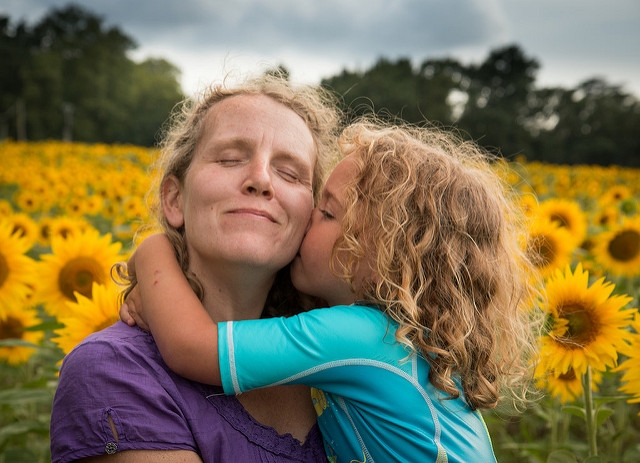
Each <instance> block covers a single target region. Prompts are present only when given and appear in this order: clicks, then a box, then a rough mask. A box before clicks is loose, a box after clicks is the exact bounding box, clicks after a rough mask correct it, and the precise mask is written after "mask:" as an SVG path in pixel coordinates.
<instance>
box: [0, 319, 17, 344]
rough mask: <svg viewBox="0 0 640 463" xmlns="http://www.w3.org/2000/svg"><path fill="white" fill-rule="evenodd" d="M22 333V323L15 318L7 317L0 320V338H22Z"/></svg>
mask: <svg viewBox="0 0 640 463" xmlns="http://www.w3.org/2000/svg"><path fill="white" fill-rule="evenodd" d="M22 333H23V329H22V324H21V323H20V320H18V319H17V318H13V317H7V318H6V319H5V320H4V321H3V322H0V339H22Z"/></svg>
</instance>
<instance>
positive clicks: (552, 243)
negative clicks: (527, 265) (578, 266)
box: [525, 217, 575, 278]
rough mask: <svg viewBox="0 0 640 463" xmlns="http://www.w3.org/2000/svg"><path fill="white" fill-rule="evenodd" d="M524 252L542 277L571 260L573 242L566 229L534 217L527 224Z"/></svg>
mask: <svg viewBox="0 0 640 463" xmlns="http://www.w3.org/2000/svg"><path fill="white" fill-rule="evenodd" d="M528 230H529V231H528V236H527V238H526V244H525V246H526V252H527V255H528V256H529V258H530V259H531V261H532V262H533V264H534V265H535V266H536V268H537V269H538V270H539V272H540V275H541V276H542V277H543V278H546V277H548V276H550V275H551V274H552V273H553V271H554V270H556V269H558V268H563V267H564V266H565V265H567V264H568V263H569V262H570V260H571V253H572V252H573V250H574V248H575V243H574V242H573V240H572V239H571V236H570V234H569V232H568V231H567V229H565V228H563V227H561V226H560V225H558V224H557V223H556V222H552V221H550V220H548V219H546V218H540V217H538V218H536V219H534V220H533V221H532V223H531V224H530V225H529V229H528Z"/></svg>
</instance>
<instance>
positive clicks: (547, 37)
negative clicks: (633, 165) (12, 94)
mask: <svg viewBox="0 0 640 463" xmlns="http://www.w3.org/2000/svg"><path fill="white" fill-rule="evenodd" d="M68 3H69V0H0V14H4V15H8V16H9V17H10V18H11V19H12V21H13V22H14V23H15V22H17V21H19V20H25V21H26V22H27V23H28V24H31V25H33V24H35V23H36V22H37V21H38V20H39V19H41V18H42V17H43V16H44V15H46V14H47V13H48V12H49V11H50V10H51V8H52V7H61V6H65V5H67V4H68ZM75 3H76V4H79V5H82V6H84V7H85V8H87V9H88V10H89V11H91V12H93V13H95V14H97V15H99V16H101V17H102V18H103V20H104V25H105V26H107V27H111V26H118V27H119V28H120V29H121V30H122V31H123V32H124V33H125V34H127V35H128V36H129V37H131V38H133V39H134V40H135V41H136V43H137V45H138V47H137V48H136V49H135V50H134V51H133V53H132V55H131V56H132V58H133V59H135V60H142V59H144V58H146V57H149V56H153V57H161V58H165V59H167V60H168V61H170V62H172V63H173V64H175V65H176V66H177V67H178V68H180V70H181V71H182V79H181V83H182V86H183V89H184V90H185V91H186V92H188V93H192V92H194V91H197V89H199V88H201V87H202V85H204V84H207V83H209V82H211V81H216V80H219V79H221V78H222V77H223V76H224V75H226V74H228V73H231V74H232V75H233V74H235V75H243V74H247V73H249V74H254V73H257V72H261V71H262V70H264V69H265V68H268V67H272V66H276V65H279V64H282V65H284V66H285V67H286V68H287V69H289V71H290V72H291V76H292V79H293V80H294V81H297V82H308V83H319V82H320V79H322V78H323V77H331V76H333V75H335V74H337V73H339V72H340V71H342V70H343V69H348V70H350V71H356V70H366V69H368V68H369V67H370V66H371V65H372V64H373V63H375V62H376V61H377V59H378V58H380V57H385V58H388V59H391V60H395V59H397V58H400V57H406V58H410V59H411V60H412V61H413V63H414V64H415V65H419V64H420V63H421V62H422V61H424V60H425V59H430V58H445V57H452V58H456V59H458V60H459V61H461V62H462V63H464V64H469V63H475V64H479V63H481V62H482V61H484V59H485V58H486V57H487V55H488V53H489V52H490V51H491V50H494V49H496V48H498V47H501V46H504V45H510V44H517V45H519V46H520V47H521V49H522V50H523V51H524V53H525V54H526V55H527V56H528V57H530V58H535V59H537V60H538V62H539V63H540V65H541V68H540V70H539V71H538V75H537V76H538V78H537V86H539V87H542V86H550V85H560V86H563V87H565V88H570V87H574V86H575V85H577V84H578V83H580V82H582V81H584V80H586V79H588V78H591V77H602V78H605V79H606V80H607V82H609V83H610V84H616V85H622V86H623V87H624V89H626V90H627V91H629V92H633V93H635V94H636V95H640V1H639V0H608V1H605V0H76V1H75Z"/></svg>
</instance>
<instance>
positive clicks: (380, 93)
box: [322, 58, 451, 124]
mask: <svg viewBox="0 0 640 463" xmlns="http://www.w3.org/2000/svg"><path fill="white" fill-rule="evenodd" d="M440 64H441V63H437V62H435V61H434V62H432V63H429V64H428V65H423V69H420V70H417V69H414V68H413V66H412V64H411V62H410V60H409V59H407V58H400V59H398V60H397V61H395V62H392V61H390V60H387V59H384V58H381V59H380V60H378V62H377V63H376V64H374V66H373V67H372V68H371V69H369V70H368V71H366V72H363V73H362V72H350V71H347V70H344V71H342V73H341V74H339V75H337V76H335V77H332V78H328V79H324V80H323V81H322V85H324V86H325V87H327V88H330V89H332V90H333V91H335V92H337V93H338V95H340V97H341V99H342V103H343V105H344V109H345V111H346V112H347V114H348V116H349V117H350V118H352V117H357V116H361V115H363V114H370V113H376V114H377V115H382V116H387V117H389V118H400V119H403V120H405V121H408V122H412V123H418V124H419V123H423V122H425V120H432V121H439V122H443V123H447V124H448V123H449V122H450V118H451V110H450V108H449V106H448V105H447V102H446V100H447V97H448V94H449V92H448V89H447V88H446V87H447V86H446V85H444V89H443V83H444V82H446V83H447V84H448V83H450V82H451V77H447V76H446V72H447V71H448V68H446V66H444V65H442V66H440ZM431 71H433V72H431Z"/></svg>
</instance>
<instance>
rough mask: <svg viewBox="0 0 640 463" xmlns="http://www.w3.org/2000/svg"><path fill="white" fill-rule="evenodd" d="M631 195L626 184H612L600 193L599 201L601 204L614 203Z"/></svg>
mask: <svg viewBox="0 0 640 463" xmlns="http://www.w3.org/2000/svg"><path fill="white" fill-rule="evenodd" d="M632 196H633V193H632V192H631V189H630V188H629V187H627V186H626V185H613V186H611V187H609V189H608V190H606V191H605V192H604V193H603V194H602V196H601V197H600V199H599V201H600V203H601V204H615V203H619V202H621V201H624V200H625V199H627V198H630V197H632Z"/></svg>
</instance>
